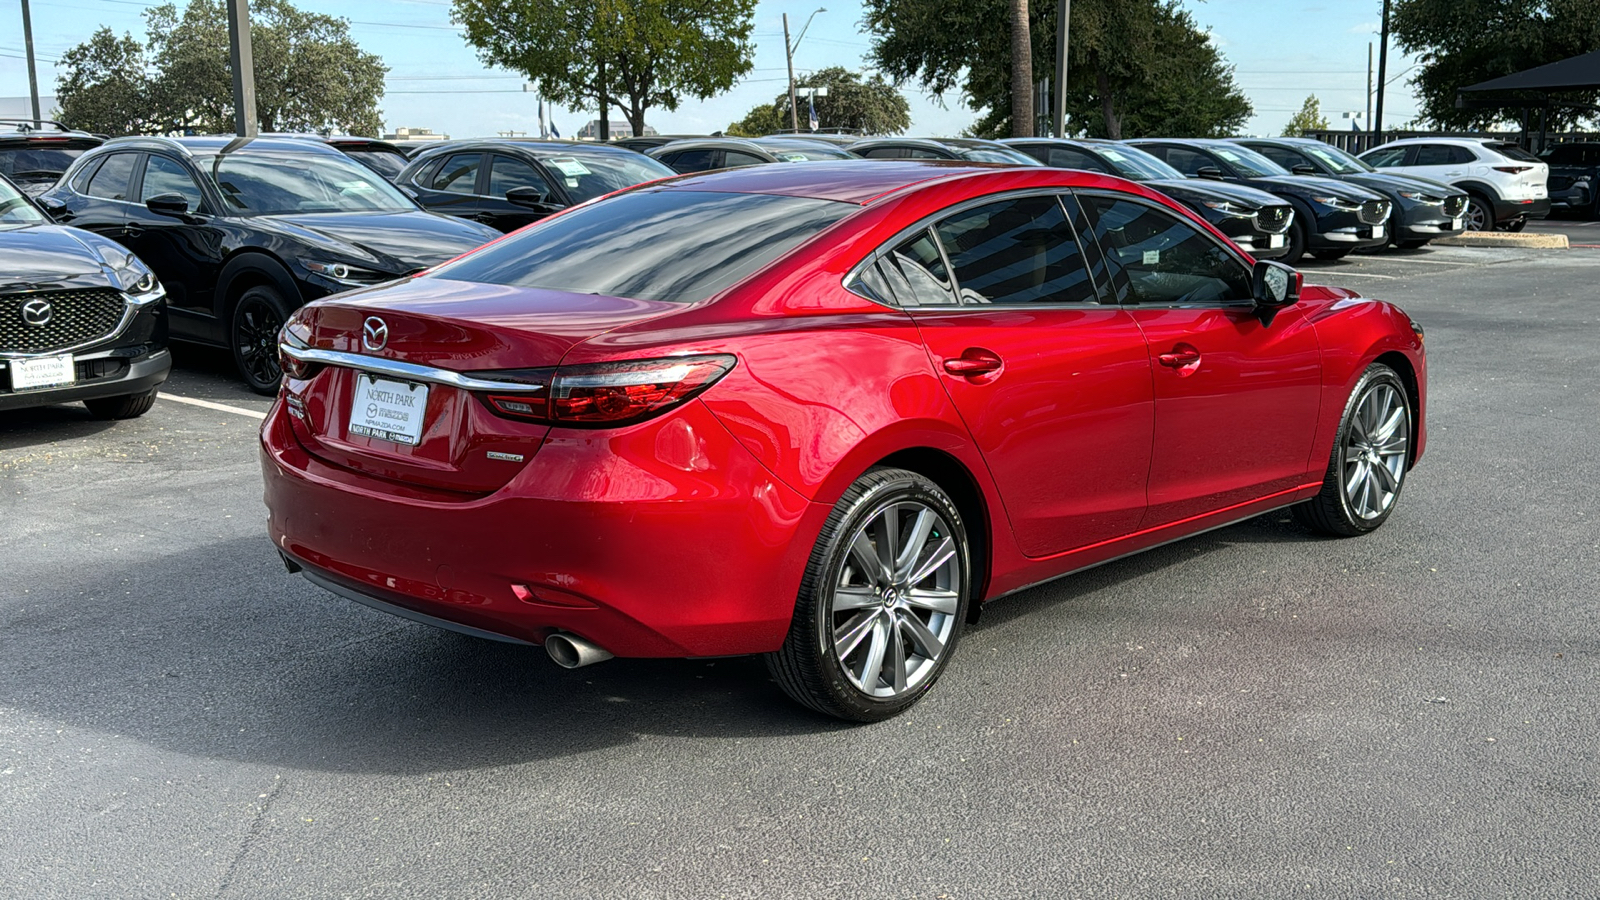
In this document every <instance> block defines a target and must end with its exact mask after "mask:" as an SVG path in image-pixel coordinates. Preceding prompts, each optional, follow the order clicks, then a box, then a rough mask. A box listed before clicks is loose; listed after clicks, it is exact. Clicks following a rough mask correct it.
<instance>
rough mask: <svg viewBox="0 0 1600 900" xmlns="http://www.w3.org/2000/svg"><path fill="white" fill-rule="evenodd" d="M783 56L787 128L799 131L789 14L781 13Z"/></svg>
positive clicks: (797, 132)
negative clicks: (786, 70)
mask: <svg viewBox="0 0 1600 900" xmlns="http://www.w3.org/2000/svg"><path fill="white" fill-rule="evenodd" d="M783 58H784V59H786V60H788V61H789V128H790V130H792V131H794V132H795V133H796V134H799V133H800V110H799V109H797V107H798V106H799V104H798V103H797V102H796V101H795V96H794V47H793V46H791V45H790V44H789V14H788V13H784V14H783Z"/></svg>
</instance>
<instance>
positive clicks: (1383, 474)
mask: <svg viewBox="0 0 1600 900" xmlns="http://www.w3.org/2000/svg"><path fill="white" fill-rule="evenodd" d="M1372 471H1373V472H1374V473H1375V474H1376V475H1377V476H1378V481H1379V482H1382V485H1383V489H1384V490H1386V491H1388V492H1390V493H1394V492H1395V491H1396V490H1398V489H1399V487H1400V479H1398V478H1396V477H1394V473H1393V472H1391V471H1389V467H1388V466H1385V465H1382V464H1381V463H1380V464H1379V465H1376V466H1373V467H1372Z"/></svg>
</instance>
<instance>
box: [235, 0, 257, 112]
mask: <svg viewBox="0 0 1600 900" xmlns="http://www.w3.org/2000/svg"><path fill="white" fill-rule="evenodd" d="M227 4H228V61H229V62H230V63H232V64H233V130H234V133H235V134H237V135H238V136H239V137H255V136H256V135H257V134H258V133H259V132H260V128H259V127H258V126H257V123H256V61H255V55H254V54H253V53H251V52H250V4H249V0H227Z"/></svg>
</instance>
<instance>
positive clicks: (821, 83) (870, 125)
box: [728, 66, 911, 137]
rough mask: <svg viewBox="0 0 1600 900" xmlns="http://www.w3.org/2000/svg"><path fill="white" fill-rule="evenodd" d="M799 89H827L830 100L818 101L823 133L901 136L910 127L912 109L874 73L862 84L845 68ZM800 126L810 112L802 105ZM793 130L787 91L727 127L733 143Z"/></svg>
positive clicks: (820, 74)
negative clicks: (790, 128)
mask: <svg viewBox="0 0 1600 900" xmlns="http://www.w3.org/2000/svg"><path fill="white" fill-rule="evenodd" d="M795 87H797V88H827V90H828V94H827V96H825V97H818V98H816V104H817V122H818V126H819V127H821V128H826V129H828V130H830V131H832V130H843V131H848V132H850V133H852V134H899V133H900V132H902V131H905V130H906V129H907V128H909V127H911V106H910V104H908V103H906V98H905V97H904V96H903V95H901V93H900V92H899V91H897V90H895V88H894V85H892V84H890V83H889V82H887V81H885V80H884V79H883V76H882V75H879V74H877V73H873V75H872V77H870V78H867V79H865V80H863V79H862V77H861V73H859V72H852V71H850V70H848V69H845V68H844V67H842V66H830V67H828V68H826V69H819V70H817V71H816V72H813V73H812V74H810V75H808V76H806V77H804V78H797V79H795ZM800 103H801V104H802V105H801V108H800V121H802V122H804V121H805V120H806V117H807V115H808V113H809V111H810V108H809V107H808V106H806V105H805V103H806V101H805V100H804V99H801V101H800ZM787 127H789V92H788V91H787V90H786V91H784V92H783V93H781V94H779V95H778V96H777V97H776V98H774V99H773V101H772V102H771V103H763V104H761V105H760V106H757V107H756V108H755V109H752V110H750V112H749V114H748V115H746V116H745V117H744V118H743V119H741V120H739V121H737V122H735V123H733V124H732V125H729V126H728V134H730V135H733V136H734V137H760V136H761V135H764V134H772V133H774V132H777V131H781V130H783V129H785V128H787Z"/></svg>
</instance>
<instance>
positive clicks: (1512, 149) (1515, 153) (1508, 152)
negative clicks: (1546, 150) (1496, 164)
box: [1484, 141, 1539, 162]
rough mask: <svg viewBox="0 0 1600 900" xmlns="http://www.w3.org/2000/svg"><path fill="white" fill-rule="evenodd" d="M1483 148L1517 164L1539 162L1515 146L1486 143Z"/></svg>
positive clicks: (1504, 143) (1493, 142)
mask: <svg viewBox="0 0 1600 900" xmlns="http://www.w3.org/2000/svg"><path fill="white" fill-rule="evenodd" d="M1484 146H1486V147H1488V148H1489V149H1490V150H1493V151H1495V152H1496V153H1499V154H1500V155H1501V156H1505V157H1509V158H1511V159H1514V160H1516V161H1518V162H1539V157H1537V156H1534V155H1533V154H1532V153H1529V152H1528V151H1526V150H1524V149H1522V148H1521V147H1520V146H1518V145H1516V144H1511V143H1507V142H1505V141H1486V142H1485V143H1484Z"/></svg>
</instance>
